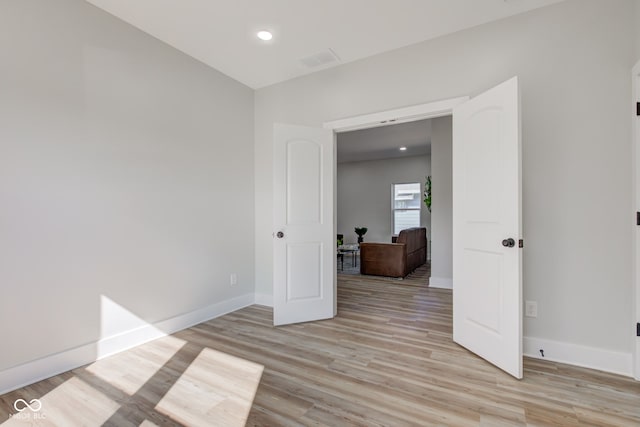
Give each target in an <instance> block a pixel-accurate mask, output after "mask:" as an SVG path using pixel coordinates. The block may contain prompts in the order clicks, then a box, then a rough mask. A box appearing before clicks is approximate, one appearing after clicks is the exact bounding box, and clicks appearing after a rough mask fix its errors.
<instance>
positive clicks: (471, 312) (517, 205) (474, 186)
mask: <svg viewBox="0 0 640 427" xmlns="http://www.w3.org/2000/svg"><path fill="white" fill-rule="evenodd" d="M520 169H521V157H520V98H519V89H518V79H517V77H514V78H512V79H511V80H509V81H507V82H505V83H502V84H501V85H499V86H497V87H495V88H493V89H491V90H489V91H487V92H485V93H483V94H481V95H479V96H477V97H475V98H473V99H471V100H470V101H468V102H465V103H464V104H461V105H459V106H457V107H455V108H454V109H453V340H454V341H455V342H457V343H458V344H460V345H462V346H464V347H466V348H467V349H469V350H471V351H472V352H474V353H476V354H477V355H479V356H480V357H482V358H484V359H486V360H487V361H489V362H491V363H493V364H494V365H496V366H497V367H499V368H501V369H503V370H504V371H506V372H508V373H509V374H511V375H513V376H514V377H516V378H522V256H521V249H519V244H518V243H519V239H520V238H521V236H522V225H521V224H522V216H521V197H520V194H521V175H520Z"/></svg>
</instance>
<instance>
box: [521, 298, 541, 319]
mask: <svg viewBox="0 0 640 427" xmlns="http://www.w3.org/2000/svg"><path fill="white" fill-rule="evenodd" d="M524 315H525V316H527V317H538V303H537V302H536V301H525V303H524Z"/></svg>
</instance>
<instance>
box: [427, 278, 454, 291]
mask: <svg viewBox="0 0 640 427" xmlns="http://www.w3.org/2000/svg"><path fill="white" fill-rule="evenodd" d="M429 287H430V288H441V289H453V279H452V278H450V277H429Z"/></svg>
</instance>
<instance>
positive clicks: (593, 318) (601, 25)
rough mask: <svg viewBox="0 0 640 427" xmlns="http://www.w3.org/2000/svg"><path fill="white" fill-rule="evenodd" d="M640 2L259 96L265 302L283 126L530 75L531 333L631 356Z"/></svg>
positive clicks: (362, 65) (384, 57) (536, 17)
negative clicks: (638, 8)
mask: <svg viewBox="0 0 640 427" xmlns="http://www.w3.org/2000/svg"><path fill="white" fill-rule="evenodd" d="M634 16H635V11H634V2H633V1H631V0H620V1H615V2H611V1H601V0H568V1H566V2H562V3H558V4H556V5H553V6H550V7H546V8H542V9H538V10H535V11H532V12H529V13H526V14H523V15H519V16H516V17H512V18H509V19H506V20H502V21H498V22H495V23H491V24H487V25H481V26H478V27H475V28H472V29H469V30H465V31H460V32H458V33H455V34H452V35H449V36H445V37H442V38H439V39H436V40H433V41H427V42H423V43H419V44H416V45H412V46H408V47H405V48H402V49H398V50H395V51H392V52H388V53H385V54H381V55H378V56H375V57H371V58H368V59H364V60H361V61H357V62H354V63H350V64H347V65H344V66H340V67H336V68H333V69H330V70H326V71H323V72H320V73H316V74H312V75H309V76H305V77H301V78H298V79H295V80H291V81H288V82H285V83H282V84H278V85H274V86H270V87H267V88H264V89H261V90H258V91H257V92H256V95H255V108H256V110H255V173H256V175H255V191H256V218H255V221H256V249H255V250H256V292H257V293H258V294H268V295H270V294H271V293H272V280H271V278H272V258H273V257H272V238H271V233H272V223H273V218H272V215H271V212H272V197H273V192H272V176H273V171H272V162H273V155H272V145H273V141H272V133H273V123H274V122H284V123H294V124H301V125H310V126H321V125H322V123H323V122H325V121H330V120H335V119H339V118H344V117H350V116H356V115H360V114H364V113H370V112H375V111H383V110H388V109H391V108H398V107H402V106H407V105H413V104H420V103H424V102H428V101H432V100H439V99H446V98H452V97H456V96H462V95H470V96H473V95H476V94H478V93H481V92H482V91H484V90H486V89H488V88H490V87H493V86H495V85H496V84H498V83H500V82H502V81H505V80H507V79H509V78H510V77H512V76H514V75H518V76H519V77H520V82H521V89H522V111H523V117H522V118H523V210H524V215H523V216H524V218H523V220H524V236H525V245H526V247H525V250H524V296H525V298H526V299H528V300H535V301H538V318H537V319H530V318H527V319H525V324H524V328H525V329H524V330H525V335H527V336H531V337H539V338H543V339H547V340H556V341H560V342H566V343H575V344H582V345H585V346H592V347H596V348H600V349H610V350H615V351H619V352H625V353H630V352H631V337H629V319H630V318H631V289H632V283H631V252H630V250H629V248H630V247H631V240H630V238H631V233H630V231H629V230H630V228H629V227H630V225H629V220H630V218H631V216H630V215H631V213H632V212H633V209H632V206H631V162H630V160H629V159H630V155H631V146H630V137H631V134H630V126H629V115H628V105H629V104H628V103H629V99H630V96H629V95H630V91H631V84H630V80H631V79H630V78H629V75H630V70H631V67H632V62H633V58H632V52H633V49H634V39H635V34H634V31H635V30H634V28H635V27H634Z"/></svg>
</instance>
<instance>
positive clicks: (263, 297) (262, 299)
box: [255, 294, 273, 307]
mask: <svg viewBox="0 0 640 427" xmlns="http://www.w3.org/2000/svg"><path fill="white" fill-rule="evenodd" d="M255 303H256V304H258V305H264V306H266V307H273V295H267V294H256V298H255Z"/></svg>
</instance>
